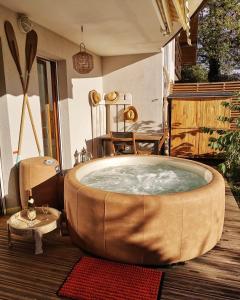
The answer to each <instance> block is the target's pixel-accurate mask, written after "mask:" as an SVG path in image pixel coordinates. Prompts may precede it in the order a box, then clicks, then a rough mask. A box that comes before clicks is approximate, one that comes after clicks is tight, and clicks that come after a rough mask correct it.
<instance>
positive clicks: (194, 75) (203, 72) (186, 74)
mask: <svg viewBox="0 0 240 300" xmlns="http://www.w3.org/2000/svg"><path fill="white" fill-rule="evenodd" d="M207 73H208V71H207V69H206V68H204V67H203V66H202V65H193V66H184V67H183V68H182V71H181V81H180V82H206V81H208V76H207Z"/></svg>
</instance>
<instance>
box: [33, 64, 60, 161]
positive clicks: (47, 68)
mask: <svg viewBox="0 0 240 300" xmlns="http://www.w3.org/2000/svg"><path fill="white" fill-rule="evenodd" d="M37 68H38V83H39V97H40V105H41V118H42V134H43V146H44V155H48V156H51V157H53V158H56V159H57V160H58V161H59V162H61V157H60V156H61V154H60V136H59V122H58V86H57V75H56V74H57V72H56V68H57V64H56V62H54V61H49V60H46V59H42V58H38V59H37Z"/></svg>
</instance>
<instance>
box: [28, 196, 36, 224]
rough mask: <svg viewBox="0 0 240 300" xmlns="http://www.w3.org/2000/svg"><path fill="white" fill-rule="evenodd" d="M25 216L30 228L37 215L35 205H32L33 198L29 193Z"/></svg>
mask: <svg viewBox="0 0 240 300" xmlns="http://www.w3.org/2000/svg"><path fill="white" fill-rule="evenodd" d="M27 216H28V219H29V220H30V221H31V225H30V226H32V221H33V220H34V219H36V217H37V213H36V209H35V204H34V199H33V197H32V193H31V192H30V194H29V199H28V210H27Z"/></svg>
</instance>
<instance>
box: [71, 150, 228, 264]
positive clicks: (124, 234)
mask: <svg viewBox="0 0 240 300" xmlns="http://www.w3.org/2000/svg"><path fill="white" fill-rule="evenodd" d="M137 157H138V158H139V159H141V156H137ZM145 157H146V156H145ZM152 157H153V156H151V158H152ZM157 158H158V159H159V160H169V161H171V162H177V163H179V162H180V163H182V162H184V164H185V165H186V166H187V168H192V169H193V168H194V169H201V170H206V169H207V170H208V171H206V172H207V173H208V175H209V174H212V175H213V176H212V180H211V181H210V182H209V183H208V184H207V185H205V186H203V187H201V188H198V189H195V190H193V191H188V192H179V193H171V194H166V195H128V194H120V193H113V192H106V191H102V190H99V189H93V188H91V187H88V186H85V185H82V184H81V183H80V182H79V181H78V179H77V176H76V174H77V173H78V174H80V173H79V172H81V169H82V170H84V168H85V167H86V166H87V165H88V164H87V165H85V164H84V165H82V166H77V167H75V168H74V169H72V170H71V171H70V172H69V173H68V174H67V175H66V178H65V209H66V212H67V218H68V223H69V228H70V232H71V237H72V239H73V241H74V242H75V243H76V244H78V245H79V246H80V247H81V248H83V249H85V250H86V251H89V252H91V253H93V254H95V255H98V256H101V257H105V258H108V259H111V260H116V261H124V262H127V263H135V264H144V265H152V264H169V263H176V262H181V261H186V260H189V259H192V258H194V257H197V256H199V255H201V254H204V253H205V252H207V251H209V250H210V249H212V248H213V247H214V246H215V245H216V243H217V242H218V240H219V239H220V237H221V234H222V230H223V222H224V211H225V184H224V180H223V178H222V176H221V175H220V174H219V173H218V172H217V171H216V170H214V169H212V168H211V167H208V166H205V165H203V164H200V163H197V162H192V161H188V160H184V159H179V158H167V157H159V156H157ZM110 159H111V160H113V159H119V158H118V157H117V158H110ZM104 160H105V161H104ZM107 160H109V158H104V159H98V160H95V162H98V161H104V163H105V162H106V165H107V162H108V161H107ZM95 162H94V161H92V162H90V164H94V163H95ZM203 168H204V169H203ZM209 171H210V172H211V173H209ZM201 172H202V171H201ZM83 173H84V172H83Z"/></svg>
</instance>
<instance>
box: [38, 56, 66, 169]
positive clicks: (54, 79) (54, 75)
mask: <svg viewBox="0 0 240 300" xmlns="http://www.w3.org/2000/svg"><path fill="white" fill-rule="evenodd" d="M44 62H45V63H46V62H49V63H50V71H51V88H52V91H51V92H52V93H51V94H52V104H53V117H54V132H55V138H56V155H57V160H58V162H59V164H60V168H61V169H62V151H61V150H62V141H61V129H60V112H59V82H58V62H57V61H56V60H52V59H49V58H46V57H42V56H37V63H44ZM46 77H47V73H46Z"/></svg>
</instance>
